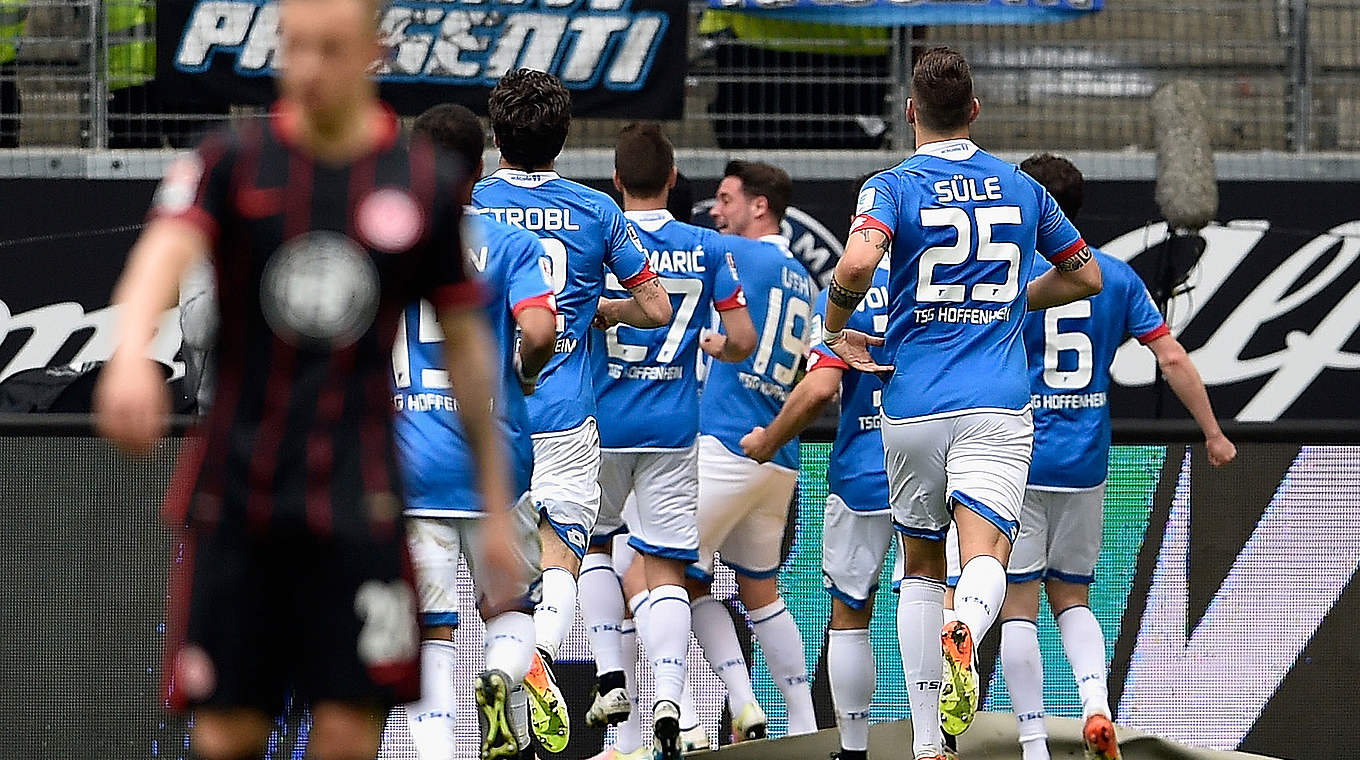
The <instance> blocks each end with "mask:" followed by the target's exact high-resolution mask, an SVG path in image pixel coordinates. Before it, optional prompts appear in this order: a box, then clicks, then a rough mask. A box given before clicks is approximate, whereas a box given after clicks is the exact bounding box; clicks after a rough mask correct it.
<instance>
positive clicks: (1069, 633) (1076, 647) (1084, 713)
mask: <svg viewBox="0 0 1360 760" xmlns="http://www.w3.org/2000/svg"><path fill="white" fill-rule="evenodd" d="M1058 631H1059V632H1060V633H1061V634H1062V643H1063V651H1065V652H1067V661H1068V662H1070V663H1072V675H1073V676H1075V677H1076V679H1077V693H1078V694H1080V695H1081V717H1082V718H1083V719H1085V718H1088V717H1090V716H1092V715H1095V714H1097V713H1099V714H1101V715H1104V716H1105V717H1107V718H1108V717H1110V692H1109V687H1108V686H1106V683H1105V634H1104V632H1102V631H1101V630H1100V622H1099V621H1097V620H1096V616H1095V614H1094V613H1092V612H1091V608H1090V607H1087V606H1086V605H1084V604H1083V605H1078V606H1076V607H1068V608H1067V609H1065V610H1063V611H1062V614H1060V615H1058Z"/></svg>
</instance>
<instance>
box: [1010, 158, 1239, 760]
mask: <svg viewBox="0 0 1360 760" xmlns="http://www.w3.org/2000/svg"><path fill="white" fill-rule="evenodd" d="M1020 168H1021V169H1023V170H1024V171H1025V172H1026V173H1027V174H1029V175H1030V176H1031V177H1034V178H1035V179H1036V180H1038V181H1039V182H1040V184H1042V185H1043V186H1044V188H1045V189H1047V190H1048V191H1049V193H1051V194H1052V195H1053V197H1054V199H1056V200H1057V202H1058V205H1059V206H1060V207H1062V210H1063V213H1065V214H1066V215H1067V218H1068V219H1075V218H1076V216H1077V212H1078V211H1080V210H1081V204H1082V199H1083V181H1082V176H1081V172H1080V171H1078V170H1077V167H1075V166H1073V165H1072V163H1071V162H1069V161H1067V160H1066V159H1064V158H1059V157H1056V156H1051V155H1048V154H1044V155H1040V156H1033V157H1031V158H1029V159H1026V160H1025V162H1024V163H1022V164H1020ZM1095 257H1096V261H1098V262H1099V263H1100V271H1101V272H1102V274H1103V276H1104V283H1105V287H1104V289H1102V290H1101V292H1100V293H1099V294H1098V295H1095V296H1092V297H1091V298H1086V299H1082V300H1079V301H1073V302H1072V303H1070V304H1067V305H1065V306H1055V307H1052V308H1049V309H1046V310H1044V311H1036V312H1032V313H1030V314H1029V315H1028V316H1027V317H1026V318H1025V330H1024V338H1025V348H1026V350H1027V351H1028V352H1029V367H1030V389H1031V393H1032V397H1031V403H1032V404H1033V406H1034V461H1033V464H1031V465H1030V470H1029V485H1028V486H1027V487H1026V489H1025V504H1024V508H1023V511H1022V512H1021V516H1020V535H1019V537H1018V538H1016V539H1015V546H1014V547H1013V548H1012V550H1011V557H1010V564H1009V566H1008V567H1007V571H1006V576H1007V580H1008V581H1009V585H1008V586H1007V589H1006V601H1005V603H1004V604H1003V605H1002V606H1001V619H1002V621H1003V622H1002V624H1001V666H1002V668H1003V670H1004V672H1005V676H1006V685H1007V687H1008V688H1009V689H1010V694H1011V703H1012V704H1013V705H1014V707H1015V715H1016V719H1017V720H1018V721H1019V724H1020V730H1019V735H1020V743H1021V745H1022V747H1023V749H1024V760H1047V758H1048V745H1047V736H1048V734H1047V731H1046V730H1045V728H1044V674H1043V658H1042V657H1041V656H1040V653H1039V638H1038V629H1037V627H1036V622H1035V621H1036V620H1038V616H1039V584H1040V583H1041V582H1042V583H1043V585H1044V589H1045V590H1046V591H1047V592H1048V603H1049V606H1050V607H1051V608H1052V609H1053V618H1054V619H1055V620H1057V622H1058V630H1059V631H1060V632H1061V634H1062V642H1063V649H1064V650H1065V651H1066V652H1067V659H1068V662H1070V663H1071V664H1072V674H1073V675H1074V676H1075V677H1076V680H1077V690H1078V692H1079V693H1080V695H1081V707H1082V710H1081V711H1082V719H1083V721H1084V722H1085V726H1084V731H1083V738H1084V739H1085V743H1086V757H1087V758H1088V760H1114V759H1115V758H1118V757H1119V746H1118V744H1117V742H1116V741H1115V734H1114V726H1113V725H1112V724H1111V722H1110V718H1111V713H1110V704H1109V694H1108V689H1107V686H1106V673H1105V666H1106V662H1107V659H1106V656H1105V637H1104V634H1103V633H1102V632H1101V629H1100V623H1099V622H1097V621H1096V617H1095V615H1094V614H1092V612H1091V608H1090V586H1091V583H1092V582H1093V581H1094V580H1095V568H1096V561H1097V560H1098V559H1099V558H1100V545H1101V518H1102V516H1103V514H1104V503H1105V473H1106V471H1107V469H1108V467H1109V452H1110V407H1109V405H1108V403H1107V399H1108V394H1109V390H1110V365H1111V364H1112V363H1113V362H1114V356H1115V351H1117V350H1118V349H1119V347H1120V346H1121V345H1123V343H1124V341H1126V340H1127V339H1128V338H1130V337H1133V338H1137V339H1138V342H1139V343H1142V344H1143V345H1145V346H1147V347H1148V348H1150V349H1152V352H1153V353H1154V354H1156V355H1157V364H1158V366H1160V367H1161V370H1162V373H1163V374H1164V375H1165V376H1166V379H1167V383H1168V384H1169V385H1170V386H1171V389H1172V390H1173V391H1175V393H1176V396H1177V397H1179V398H1180V400H1181V402H1182V403H1184V404H1185V407H1186V408H1187V409H1189V410H1190V414H1191V415H1192V416H1193V417H1194V418H1195V421H1196V422H1198V423H1199V426H1200V429H1201V430H1202V431H1203V432H1204V443H1205V446H1206V447H1207V448H1208V451H1209V461H1210V462H1211V463H1212V464H1214V465H1215V466H1220V465H1224V464H1227V463H1228V462H1231V461H1232V460H1233V457H1235V456H1236V455H1237V449H1236V447H1234V446H1233V444H1232V442H1231V441H1229V440H1228V438H1227V437H1226V436H1225V435H1223V431H1222V429H1221V428H1219V426H1218V420H1217V419H1215V417H1214V411H1213V407H1212V406H1211V405H1210V403H1209V394H1208V392H1207V391H1205V388H1204V382H1203V380H1201V379H1200V376H1199V373H1198V372H1197V371H1196V370H1195V365H1194V364H1193V363H1192V362H1191V361H1190V357H1189V356H1188V355H1187V354H1186V352H1185V349H1184V348H1183V347H1182V346H1181V344H1180V343H1179V342H1178V341H1177V340H1176V339H1175V338H1174V337H1172V335H1171V331H1170V330H1169V329H1168V328H1167V325H1166V322H1165V321H1163V319H1162V315H1161V314H1160V313H1159V312H1158V311H1157V307H1156V306H1154V305H1153V303H1152V298H1151V297H1150V296H1149V295H1148V292H1147V289H1146V288H1145V287H1143V283H1142V282H1141V281H1140V280H1139V279H1138V275H1136V274H1134V272H1133V269H1132V268H1130V267H1129V265H1128V264H1126V263H1124V262H1123V261H1120V260H1118V259H1116V258H1114V257H1113V256H1108V255H1106V254H1104V253H1101V252H1100V251H1095ZM1036 266H1040V267H1042V266H1045V265H1044V264H1043V263H1042V262H1036Z"/></svg>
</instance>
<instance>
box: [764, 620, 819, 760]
mask: <svg viewBox="0 0 1360 760" xmlns="http://www.w3.org/2000/svg"><path fill="white" fill-rule="evenodd" d="M750 616H751V629H752V630H753V631H755V634H756V639H758V640H759V641H760V651H761V652H763V653H764V654H765V664H766V665H767V666H769V668H770V678H771V679H772V680H773V681H774V685H775V686H777V687H779V693H780V694H783V695H784V704H785V706H786V707H787V708H788V711H789V736H796V735H798V734H810V733H813V732H815V731H816V730H817V715H816V713H815V712H814V711H813V709H812V686H811V684H809V683H808V672H807V653H806V652H804V651H803V634H802V633H799V631H798V623H797V622H795V621H794V619H793V615H791V614H789V610H788V608H787V607H785V606H784V600H783V599H776V600H774V601H773V602H771V603H769V604H767V605H765V606H764V607H761V608H760V609H757V610H751V611H750Z"/></svg>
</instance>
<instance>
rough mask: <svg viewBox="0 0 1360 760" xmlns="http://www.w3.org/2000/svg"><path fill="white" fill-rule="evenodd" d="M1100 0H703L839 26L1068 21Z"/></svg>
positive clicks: (1094, 7) (712, 5) (1101, 0)
mask: <svg viewBox="0 0 1360 760" xmlns="http://www.w3.org/2000/svg"><path fill="white" fill-rule="evenodd" d="M1104 4H1105V2H1104V0H964V1H963V2H960V0H708V6H709V7H710V8H721V9H725V10H741V11H750V12H759V13H761V14H762V15H768V16H771V17H773V18H777V19H780V20H784V21H807V22H813V23H819V24H841V25H844V26H926V25H932V24H1036V23H1044V22H1050V21H1068V20H1071V19H1074V18H1077V17H1079V16H1082V15H1084V14H1087V13H1093V12H1095V11H1098V10H1100V9H1101V8H1102V7H1103V6H1104Z"/></svg>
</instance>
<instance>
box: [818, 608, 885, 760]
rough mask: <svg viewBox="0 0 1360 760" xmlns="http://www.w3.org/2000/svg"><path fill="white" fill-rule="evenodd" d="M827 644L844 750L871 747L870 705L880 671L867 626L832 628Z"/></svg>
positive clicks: (837, 722) (827, 667)
mask: <svg viewBox="0 0 1360 760" xmlns="http://www.w3.org/2000/svg"><path fill="white" fill-rule="evenodd" d="M827 637H828V638H829V639H830V640H829V641H828V642H827V645H826V673H827V675H828V676H829V677H830V679H831V701H832V703H833V704H834V705H835V707H836V725H837V726H838V727H839V728H840V732H841V749H853V750H865V751H868V749H869V705H870V703H872V702H873V700H874V685H875V683H876V681H877V677H878V672H877V671H876V670H875V669H874V646H873V644H871V643H870V642H869V629H868V628H853V629H850V630H845V631H838V630H835V629H832V630H830V631H828V632H827Z"/></svg>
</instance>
